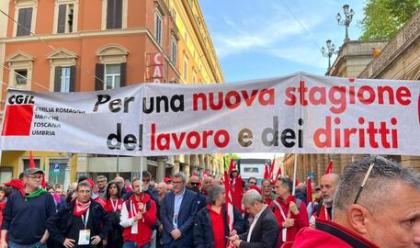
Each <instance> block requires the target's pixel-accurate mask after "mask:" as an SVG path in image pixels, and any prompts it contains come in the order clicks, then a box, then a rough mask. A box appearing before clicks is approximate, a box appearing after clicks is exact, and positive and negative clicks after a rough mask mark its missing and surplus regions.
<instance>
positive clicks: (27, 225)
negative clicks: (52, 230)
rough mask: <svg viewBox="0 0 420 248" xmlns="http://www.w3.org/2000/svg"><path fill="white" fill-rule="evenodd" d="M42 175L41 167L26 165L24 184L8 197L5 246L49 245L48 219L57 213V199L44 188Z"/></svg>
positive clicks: (3, 247) (4, 225) (4, 233)
mask: <svg viewBox="0 0 420 248" xmlns="http://www.w3.org/2000/svg"><path fill="white" fill-rule="evenodd" d="M43 177H44V172H43V171H42V170H41V169H38V168H29V169H26V170H25V172H24V175H23V184H24V187H23V188H22V189H19V190H16V191H15V192H13V193H12V194H10V196H9V197H8V201H7V203H6V208H5V210H4V213H3V225H2V230H1V241H0V243H1V245H2V246H1V247H2V248H7V247H10V248H14V247H26V246H28V247H29V246H34V247H35V246H36V247H47V245H46V242H47V239H48V232H47V230H46V222H47V219H48V218H49V217H51V216H53V215H54V214H55V203H54V199H53V196H52V195H51V194H48V193H47V191H45V190H44V189H42V188H41V181H42V178H43ZM6 236H8V239H9V244H7V242H6Z"/></svg>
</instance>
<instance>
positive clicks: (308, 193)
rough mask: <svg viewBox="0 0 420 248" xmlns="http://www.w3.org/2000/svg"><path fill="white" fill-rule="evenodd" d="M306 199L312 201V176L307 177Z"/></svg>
mask: <svg viewBox="0 0 420 248" xmlns="http://www.w3.org/2000/svg"><path fill="white" fill-rule="evenodd" d="M306 201H307V202H308V204H309V203H310V202H312V180H311V178H310V177H308V178H307V179H306Z"/></svg>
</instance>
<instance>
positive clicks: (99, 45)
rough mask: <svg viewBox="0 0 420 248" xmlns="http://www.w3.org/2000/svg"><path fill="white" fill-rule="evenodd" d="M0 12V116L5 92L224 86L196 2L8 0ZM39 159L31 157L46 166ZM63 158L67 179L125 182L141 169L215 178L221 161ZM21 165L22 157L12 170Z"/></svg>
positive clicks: (159, 175)
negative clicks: (196, 173)
mask: <svg viewBox="0 0 420 248" xmlns="http://www.w3.org/2000/svg"><path fill="white" fill-rule="evenodd" d="M1 5H2V6H1V7H2V9H5V10H7V13H0V17H1V18H2V19H0V20H2V22H0V27H6V28H5V29H1V30H0V32H3V33H0V35H1V36H0V62H1V64H2V65H4V66H3V68H1V70H0V71H1V72H0V81H2V82H4V83H3V85H2V91H1V100H2V101H1V103H2V106H1V109H3V107H4V97H5V95H6V89H7V87H13V88H18V89H24V90H32V91H38V92H45V91H50V92H53V91H54V92H85V91H94V90H104V89H112V88H117V87H123V86H126V85H131V84H137V83H141V82H156V83H182V84H184V83H193V82H194V83H210V82H219V83H223V81H224V79H223V75H222V71H221V68H220V65H219V64H218V61H217V57H216V54H215V51H214V48H213V45H212V42H211V38H210V36H209V34H208V32H207V28H206V25H205V22H204V21H203V16H202V14H201V11H200V6H199V4H198V2H197V1H187V0H185V1H180V0H142V1H138V0H89V1H87V0H48V1H41V0H13V1H12V0H10V1H9V0H8V1H1ZM6 15H8V16H6ZM3 30H4V31H3ZM44 154H45V153H34V156H35V157H42V158H44V157H47V158H48V156H44ZM57 154H58V155H60V153H57ZM14 156H17V154H16V153H13V152H4V153H3V161H15V159H10V160H9V159H8V158H9V157H12V158H14ZM62 157H63V159H64V158H66V159H68V161H69V162H68V166H67V167H66V169H67V170H69V172H68V173H69V174H70V175H75V174H76V172H77V174H78V175H82V174H87V175H89V176H95V175H97V174H105V175H108V176H109V177H113V176H115V175H116V174H117V173H118V174H120V175H122V176H124V177H126V178H131V177H133V176H138V175H139V173H140V168H144V169H145V168H148V169H149V170H150V171H151V172H152V173H153V174H154V175H155V176H156V177H157V179H158V180H159V179H161V178H163V177H164V176H167V175H170V174H171V173H173V172H176V171H179V170H183V171H185V172H187V173H190V172H191V171H192V170H198V171H202V170H205V169H207V170H208V171H209V172H211V173H215V174H219V173H221V171H220V169H221V167H222V161H221V159H220V158H219V157H220V156H219V155H214V154H211V155H210V154H203V155H183V156H174V157H153V158H132V157H110V156H101V155H99V154H95V155H90V154H64V155H63V156H62ZM23 159H25V158H24V157H22V156H20V158H19V159H18V161H20V162H18V164H19V163H20V164H22V161H23ZM73 160H74V161H75V162H74V166H73V167H71V164H72V163H70V161H73ZM18 164H16V163H15V164H5V163H3V162H2V167H12V168H14V169H13V172H16V173H14V174H13V176H17V173H19V172H20V171H21V170H22V169H23V167H22V166H19V165H18ZM53 164H54V163H53ZM54 166H55V165H54ZM47 170H48V167H47ZM47 174H48V171H47ZM71 180H72V181H73V180H75V177H74V176H73V177H71Z"/></svg>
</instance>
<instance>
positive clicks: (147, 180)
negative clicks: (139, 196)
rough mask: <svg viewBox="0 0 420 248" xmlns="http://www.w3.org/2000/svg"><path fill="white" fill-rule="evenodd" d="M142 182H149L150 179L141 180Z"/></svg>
mask: <svg viewBox="0 0 420 248" xmlns="http://www.w3.org/2000/svg"><path fill="white" fill-rule="evenodd" d="M142 181H143V182H144V183H145V182H150V179H142Z"/></svg>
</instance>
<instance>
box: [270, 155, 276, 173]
mask: <svg viewBox="0 0 420 248" xmlns="http://www.w3.org/2000/svg"><path fill="white" fill-rule="evenodd" d="M275 164H276V156H274V158H273V160H272V161H271V166H270V175H269V176H270V177H269V178H273V176H274V175H273V174H274V165H275Z"/></svg>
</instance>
